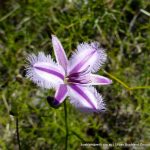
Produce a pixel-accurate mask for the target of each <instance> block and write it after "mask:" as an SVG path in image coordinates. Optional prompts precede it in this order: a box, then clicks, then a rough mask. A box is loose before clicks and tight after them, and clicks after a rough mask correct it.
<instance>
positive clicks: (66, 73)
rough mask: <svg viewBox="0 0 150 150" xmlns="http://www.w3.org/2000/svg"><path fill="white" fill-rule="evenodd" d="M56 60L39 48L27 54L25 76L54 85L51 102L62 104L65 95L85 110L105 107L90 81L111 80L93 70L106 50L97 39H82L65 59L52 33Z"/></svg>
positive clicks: (44, 85)
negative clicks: (35, 51)
mask: <svg viewBox="0 0 150 150" xmlns="http://www.w3.org/2000/svg"><path fill="white" fill-rule="evenodd" d="M52 44H53V48H54V53H55V57H56V61H57V63H55V62H54V61H53V59H52V58H51V56H50V55H47V56H46V55H45V54H44V53H43V52H40V53H39V54H38V55H37V56H36V55H34V54H31V55H29V57H28V61H29V66H28V67H27V77H28V78H29V79H31V80H32V81H33V82H34V83H36V84H37V85H39V86H41V87H44V88H48V89H49V88H54V89H55V90H56V93H55V96H54V105H56V106H58V105H59V104H61V103H62V102H63V101H64V100H65V98H66V97H67V96H69V98H70V102H71V104H73V105H74V106H76V107H77V108H78V109H80V110H83V111H87V112H100V111H102V110H104V109H105V104H104V102H103V98H102V96H101V95H100V94H99V93H98V92H97V91H96V89H95V88H94V87H93V86H92V85H108V84H111V83H112V81H111V80H110V79H108V78H106V77H103V76H100V75H96V74H93V73H94V72H97V71H98V70H99V68H100V67H101V66H102V64H104V62H105V61H106V53H105V51H104V50H103V49H101V48H99V44H98V43H96V42H92V43H90V44H88V43H82V44H80V45H78V47H77V50H76V51H75V52H74V53H73V55H72V57H71V58H70V59H69V60H68V59H67V56H66V54H65V51H64V49H63V47H62V45H61V43H60V41H59V39H58V38H57V37H56V36H55V35H52Z"/></svg>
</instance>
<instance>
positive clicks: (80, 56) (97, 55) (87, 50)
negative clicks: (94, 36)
mask: <svg viewBox="0 0 150 150" xmlns="http://www.w3.org/2000/svg"><path fill="white" fill-rule="evenodd" d="M105 61H106V53H105V51H104V50H103V49H101V48H99V44H98V43H96V42H94V43H90V44H87V43H83V44H80V45H78V47H77V51H76V52H74V54H73V55H72V57H71V59H70V60H69V74H72V73H75V72H80V71H82V70H84V69H86V68H88V69H89V70H90V71H92V72H96V71H98V69H99V68H100V67H101V65H102V64H103V63H104V62H105Z"/></svg>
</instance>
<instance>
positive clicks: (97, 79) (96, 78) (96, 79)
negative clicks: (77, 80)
mask: <svg viewBox="0 0 150 150" xmlns="http://www.w3.org/2000/svg"><path fill="white" fill-rule="evenodd" d="M88 78H89V81H90V82H89V84H88V85H108V84H111V83H112V80H110V79H108V78H106V77H104V76H100V75H96V74H90V75H89V76H88Z"/></svg>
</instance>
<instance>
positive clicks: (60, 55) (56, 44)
mask: <svg viewBox="0 0 150 150" xmlns="http://www.w3.org/2000/svg"><path fill="white" fill-rule="evenodd" d="M52 44H53V48H54V53H55V57H56V60H57V63H58V64H59V65H61V66H62V67H63V68H64V70H67V65H68V59H67V56H66V54H65V51H64V49H63V47H62V45H61V42H60V41H59V39H58V38H57V37H56V36H55V35H52Z"/></svg>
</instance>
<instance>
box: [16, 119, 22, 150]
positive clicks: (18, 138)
mask: <svg viewBox="0 0 150 150" xmlns="http://www.w3.org/2000/svg"><path fill="white" fill-rule="evenodd" d="M16 133H17V141H18V146H19V150H21V144H20V135H19V120H18V117H16Z"/></svg>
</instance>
